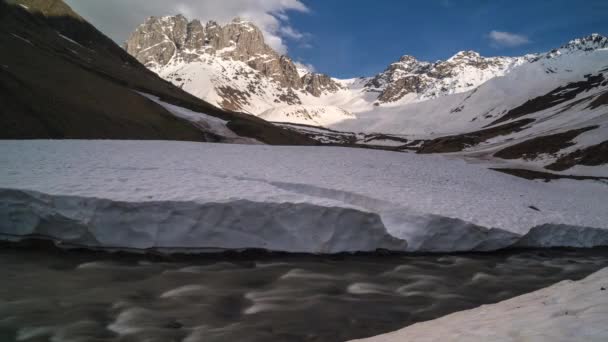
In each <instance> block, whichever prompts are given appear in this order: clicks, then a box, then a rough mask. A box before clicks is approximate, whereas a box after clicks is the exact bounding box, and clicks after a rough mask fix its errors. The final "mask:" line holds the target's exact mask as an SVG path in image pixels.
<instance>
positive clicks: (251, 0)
mask: <svg viewBox="0 0 608 342" xmlns="http://www.w3.org/2000/svg"><path fill="white" fill-rule="evenodd" d="M66 1H67V2H68V3H69V4H70V5H71V6H72V7H73V8H74V9H75V10H76V11H78V12H79V13H80V14H82V15H83V16H84V17H85V18H87V19H89V20H90V21H91V22H92V23H93V24H94V25H95V26H97V27H98V28H99V29H100V30H101V31H102V32H104V33H106V34H107V35H109V36H110V37H112V38H113V39H114V40H115V41H116V42H118V43H119V44H122V43H123V42H124V41H125V40H126V39H127V37H128V36H129V34H130V32H132V31H133V30H134V29H135V28H136V27H137V25H139V24H141V23H142V22H144V20H145V19H146V18H147V17H148V16H153V15H155V16H162V15H172V14H177V13H181V14H184V15H186V16H187V17H188V18H190V19H200V20H202V21H207V20H212V19H213V20H218V21H220V22H229V21H230V20H231V19H232V18H234V17H236V16H242V17H246V18H248V19H250V20H252V21H253V22H254V23H255V24H256V25H258V27H260V28H261V29H262V31H263V32H264V34H265V36H266V39H267V43H269V44H270V45H271V46H272V47H273V48H275V49H276V50H277V51H279V52H282V53H283V52H285V51H287V53H288V54H289V55H290V56H291V57H292V58H293V59H294V60H296V61H300V62H303V63H305V64H311V65H313V66H314V68H315V69H316V70H317V71H319V72H323V73H327V74H330V75H332V76H336V77H342V78H350V77H358V76H369V75H373V74H376V73H378V72H380V71H382V70H384V69H385V68H386V67H387V65H389V64H390V63H392V62H394V61H395V60H397V59H398V58H399V57H400V56H402V55H404V54H409V55H413V56H415V57H416V58H418V59H420V60H427V61H435V60H437V59H446V58H449V57H451V56H452V55H454V54H455V53H456V52H458V51H461V50H475V51H478V52H480V53H481V54H482V55H484V56H497V55H508V56H513V55H523V54H525V53H530V52H543V51H548V50H550V49H552V48H557V47H559V46H561V45H562V44H564V43H566V42H568V41H569V40H571V39H573V38H578V37H582V36H586V35H589V34H591V33H600V34H604V35H607V34H608V0H527V1H524V0H510V1H508V0H375V1H370V0H103V1H93V0H90V1H85V0H66ZM492 37H494V39H492Z"/></svg>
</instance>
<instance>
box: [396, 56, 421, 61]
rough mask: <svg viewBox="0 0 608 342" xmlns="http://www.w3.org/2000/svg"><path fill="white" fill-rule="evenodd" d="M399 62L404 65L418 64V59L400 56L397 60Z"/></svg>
mask: <svg viewBox="0 0 608 342" xmlns="http://www.w3.org/2000/svg"><path fill="white" fill-rule="evenodd" d="M399 62H405V63H409V62H418V59H416V57H414V56H412V55H403V56H401V58H399Z"/></svg>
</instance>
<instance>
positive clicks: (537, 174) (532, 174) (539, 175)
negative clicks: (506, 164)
mask: <svg viewBox="0 0 608 342" xmlns="http://www.w3.org/2000/svg"><path fill="white" fill-rule="evenodd" d="M490 170H494V171H498V172H502V173H506V174H508V175H511V176H515V177H520V178H525V179H530V180H534V179H542V180H544V181H545V182H549V181H551V180H555V179H576V180H602V181H606V180H608V177H594V176H573V175H558V174H555V173H549V172H541V171H532V170H526V169H502V168H493V169H490Z"/></svg>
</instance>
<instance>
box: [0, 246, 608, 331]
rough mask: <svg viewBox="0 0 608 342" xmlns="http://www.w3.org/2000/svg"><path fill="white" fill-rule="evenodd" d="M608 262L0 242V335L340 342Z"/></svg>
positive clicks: (509, 255) (593, 255) (586, 256)
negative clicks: (222, 252)
mask: <svg viewBox="0 0 608 342" xmlns="http://www.w3.org/2000/svg"><path fill="white" fill-rule="evenodd" d="M606 266H608V250H606V249H595V250H528V251H511V252H500V253H491V254H456V255H418V256H413V255H342V256H327V257H321V256H303V255H275V256H272V255H257V256H253V255H241V256H230V257H229V256H198V257H183V258H175V259H158V258H151V257H146V256H137V255H122V256H116V255H115V256H112V255H108V254H103V253H82V252H61V251H56V250H46V249H44V250H32V249H21V248H2V249H0V282H1V286H0V341H15V340H19V341H61V342H64V341H65V342H71V341H120V342H123V341H124V342H131V341H149V342H156V341H158V342H161V341H162V342H167V341H184V342H195V341H212V342H213V341H332V342H334V341H345V340H349V339H353V338H361V337H368V336H372V335H376V334H380V333H385V332H388V331H392V330H396V329H399V328H402V327H404V326H406V325H409V324H412V323H415V322H418V321H424V320H429V319H433V318H437V317H440V316H443V315H445V314H448V313H451V312H455V311H460V310H464V309H469V308H473V307H476V306H479V305H481V304H486V303H494V302H497V301H500V300H504V299H507V298H510V297H513V296H516V295H520V294H523V293H526V292H530V291H534V290H537V289H540V288H543V287H546V286H549V285H551V284H553V283H556V282H558V281H561V280H565V279H580V278H583V277H585V276H587V275H589V274H590V273H592V272H594V271H597V270H599V269H601V268H603V267H606Z"/></svg>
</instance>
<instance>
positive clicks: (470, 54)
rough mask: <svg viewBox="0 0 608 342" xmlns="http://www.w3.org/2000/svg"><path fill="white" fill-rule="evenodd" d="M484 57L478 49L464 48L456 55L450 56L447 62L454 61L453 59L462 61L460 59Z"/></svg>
mask: <svg viewBox="0 0 608 342" xmlns="http://www.w3.org/2000/svg"><path fill="white" fill-rule="evenodd" d="M482 58H484V57H482V56H481V55H480V54H479V52H477V51H473V50H463V51H458V52H457V53H456V54H455V55H454V56H452V57H450V58H449V59H448V60H447V62H453V61H460V60H466V59H475V60H478V59H482Z"/></svg>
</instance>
